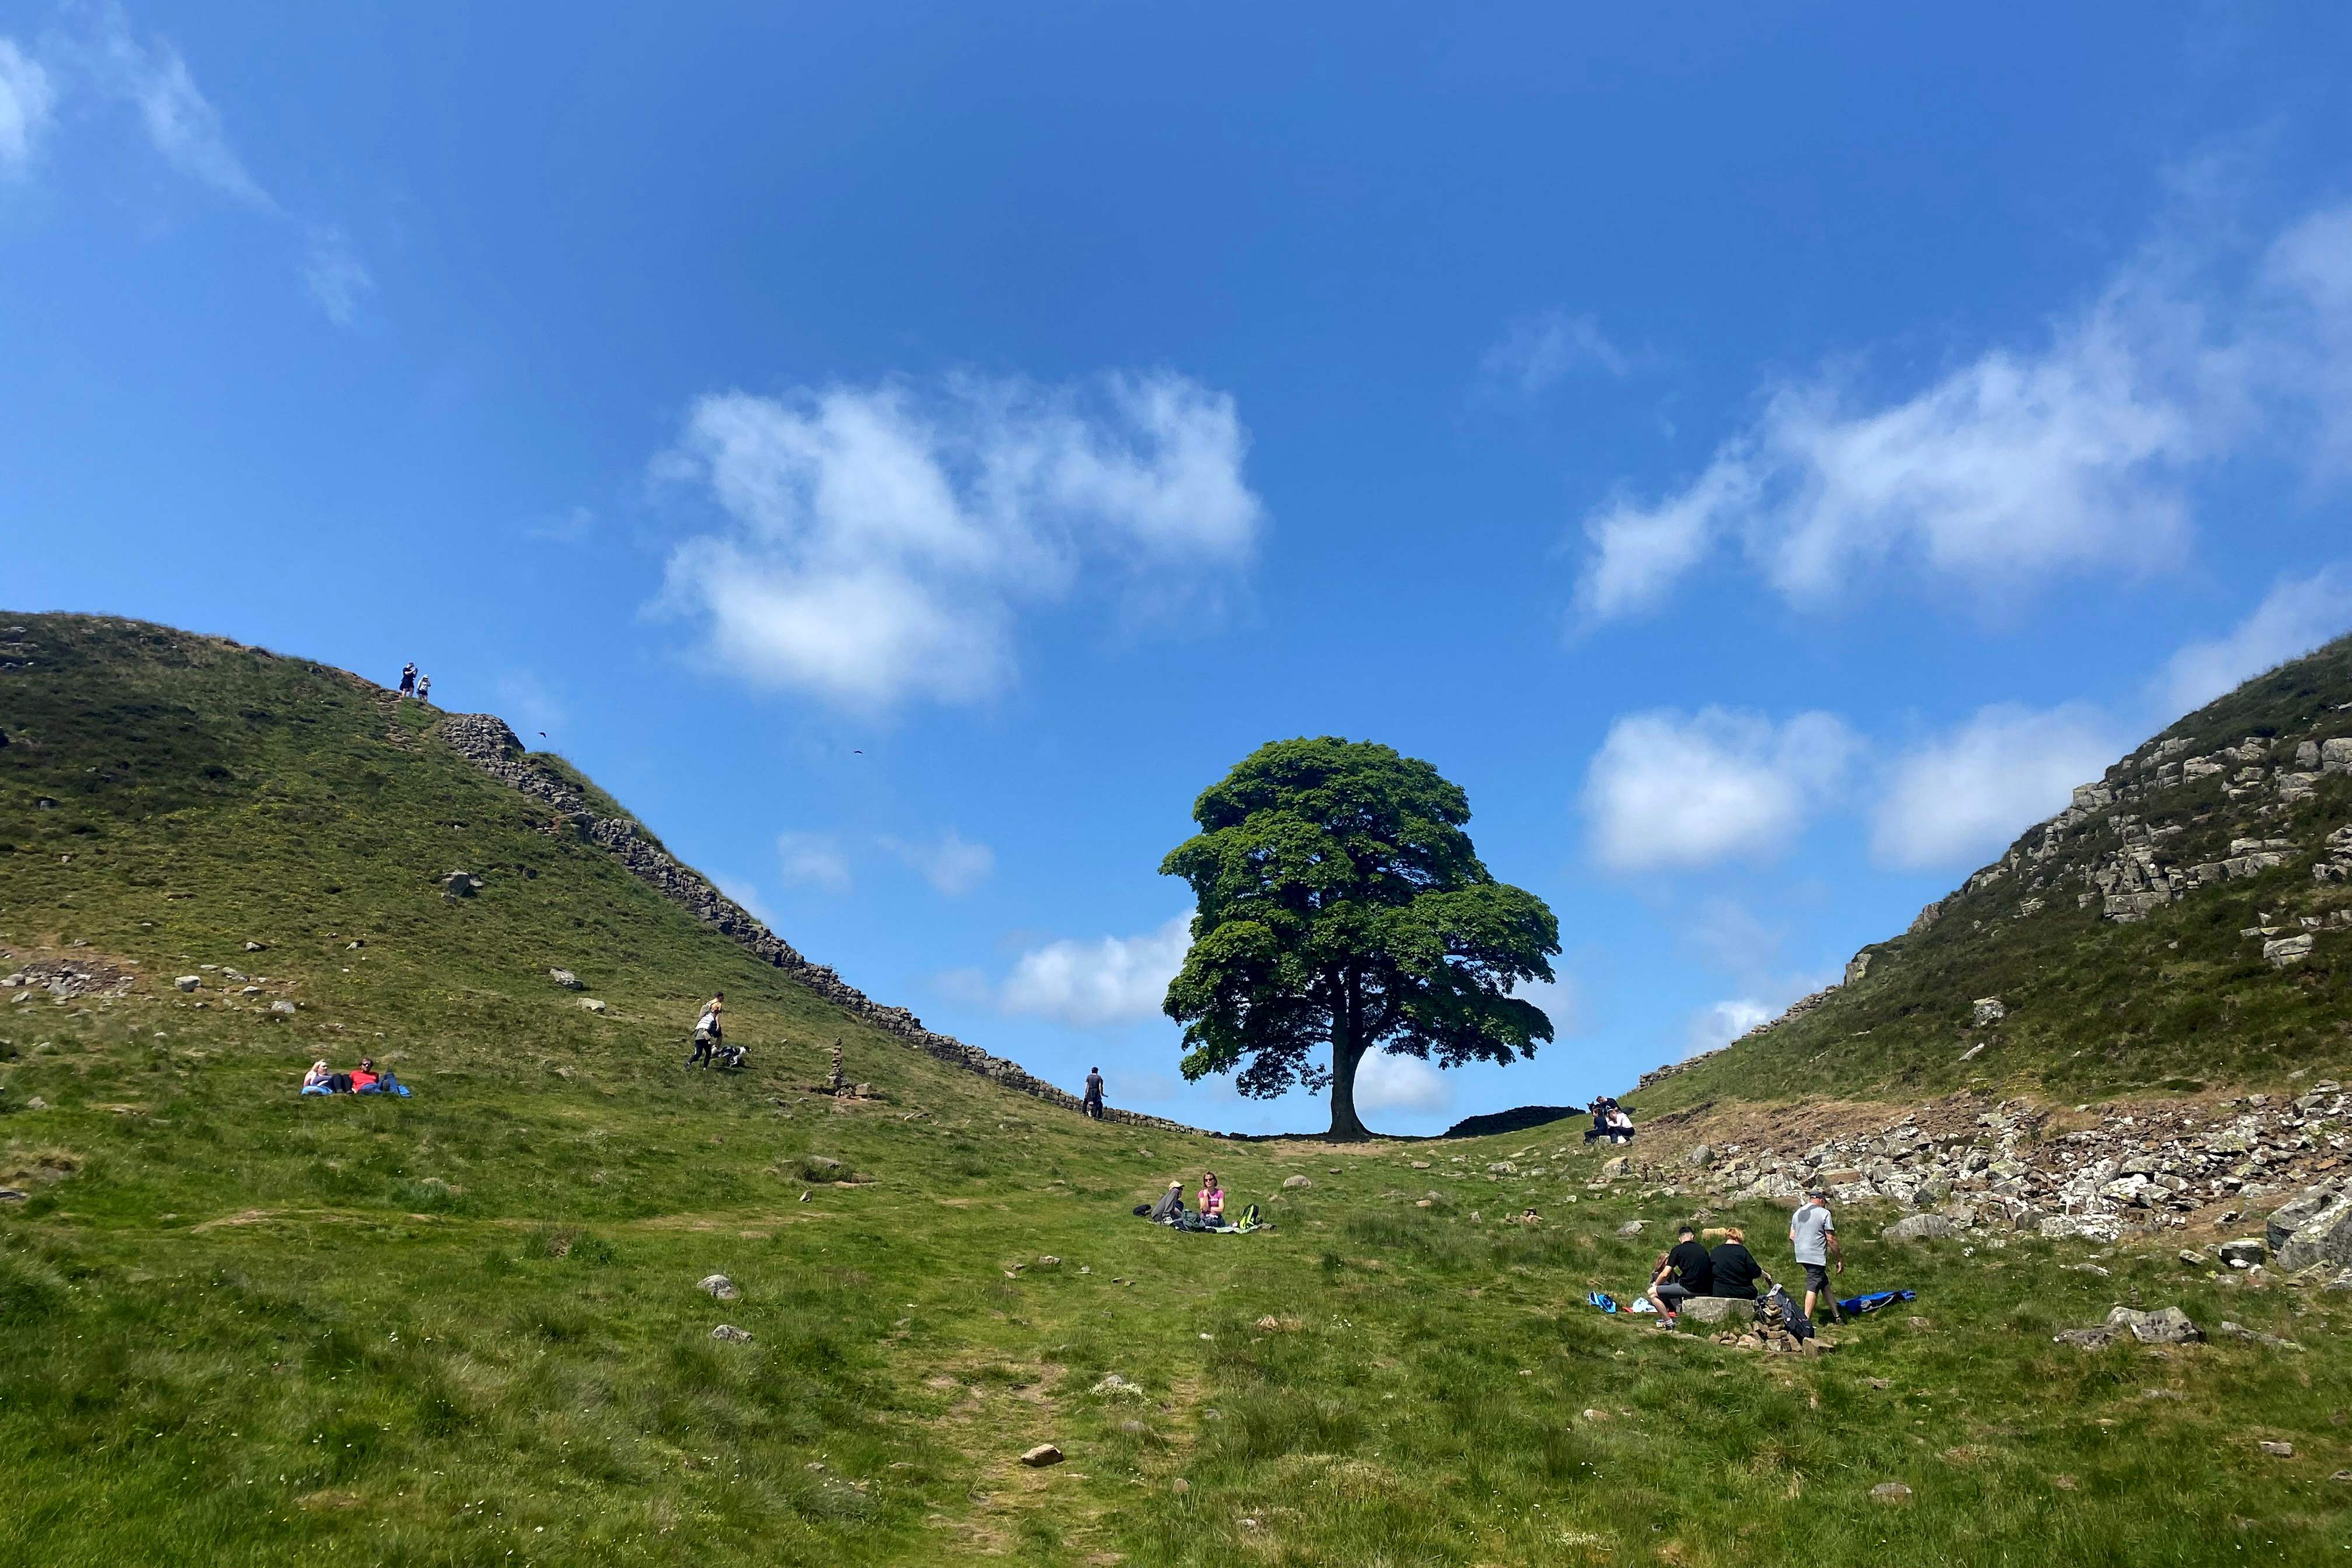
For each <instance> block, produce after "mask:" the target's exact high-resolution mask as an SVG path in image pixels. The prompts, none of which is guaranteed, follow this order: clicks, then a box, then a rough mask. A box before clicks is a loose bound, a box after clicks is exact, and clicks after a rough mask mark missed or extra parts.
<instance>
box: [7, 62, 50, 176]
mask: <svg viewBox="0 0 2352 1568" xmlns="http://www.w3.org/2000/svg"><path fill="white" fill-rule="evenodd" d="M57 102H58V94H57V89H56V88H54V87H53V86H51V85H50V82H49V73H48V72H47V71H46V70H44V69H42V68H41V64H40V62H39V61H38V60H36V59H34V58H32V57H31V56H29V55H27V54H26V53H25V51H24V50H23V49H21V48H19V47H17V46H16V40H15V39H13V38H0V175H13V174H24V173H25V172H26V170H27V169H29V168H31V167H32V163H33V156H34V154H35V153H37V152H39V151H40V146H41V139H42V138H43V137H44V136H46V135H47V134H48V130H49V124H50V120H51V115H52V111H53V110H55V109H56V108H57Z"/></svg>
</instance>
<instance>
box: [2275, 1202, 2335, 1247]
mask: <svg viewBox="0 0 2352 1568" xmlns="http://www.w3.org/2000/svg"><path fill="white" fill-rule="evenodd" d="M2326 1206H2327V1194H2326V1192H2324V1191H2321V1190H2319V1189H2316V1188H2315V1189H2313V1190H2312V1191H2310V1192H2307V1193H2305V1194H2303V1196H2301V1197H2299V1198H2291V1199H2289V1200H2288V1201H2287V1202H2285V1203H2283V1204H2281V1205H2279V1206H2278V1207H2276V1208H2274V1209H2273V1210H2271V1214H2270V1218H2268V1219H2267V1220H2265V1221H2263V1240H2264V1241H2266V1242H2268V1243H2269V1244H2270V1248H2271V1250H2272V1251H2273V1252H2276V1251H2277V1250H2278V1249H2279V1248H2280V1247H2284V1246H2285V1245H2286V1238H2287V1237H2290V1236H2293V1235H2294V1233H2295V1232H2296V1231H2297V1230H2298V1229H2300V1228H2301V1227H2302V1226H2305V1225H2307V1224H2309V1223H2310V1221H2311V1218H2312V1216H2313V1215H2316V1214H2318V1213H2319V1211H2320V1210H2322V1209H2324V1208H2326Z"/></svg>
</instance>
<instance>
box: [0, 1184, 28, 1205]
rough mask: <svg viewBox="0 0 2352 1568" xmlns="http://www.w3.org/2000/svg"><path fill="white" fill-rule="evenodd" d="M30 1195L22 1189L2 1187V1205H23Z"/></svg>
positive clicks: (0, 1195)
mask: <svg viewBox="0 0 2352 1568" xmlns="http://www.w3.org/2000/svg"><path fill="white" fill-rule="evenodd" d="M29 1195H30V1194H27V1193H26V1192H25V1190H24V1189H23V1188H21V1187H0V1204H21V1203H23V1202H24V1201H25V1200H26V1197H27V1196H29Z"/></svg>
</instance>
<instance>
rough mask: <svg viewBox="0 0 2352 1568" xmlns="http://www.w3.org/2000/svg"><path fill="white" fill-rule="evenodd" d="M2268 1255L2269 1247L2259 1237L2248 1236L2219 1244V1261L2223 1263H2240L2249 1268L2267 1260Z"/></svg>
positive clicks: (2269, 1252)
mask: <svg viewBox="0 0 2352 1568" xmlns="http://www.w3.org/2000/svg"><path fill="white" fill-rule="evenodd" d="M2270 1255H2271V1249H2270V1248H2269V1247H2267V1246H2265V1245H2264V1244H2263V1239H2262V1237H2253V1236H2250V1237H2242V1239H2240V1240H2237V1241H2225V1242H2223V1243H2222V1244H2221V1261H2222V1262H2224V1263H2242V1264H2245V1265H2246V1266H2247V1267H2249V1268H2251V1267H2252V1266H2253V1265H2254V1264H2257V1263H2263V1262H2266V1261H2268V1259H2269V1258H2270Z"/></svg>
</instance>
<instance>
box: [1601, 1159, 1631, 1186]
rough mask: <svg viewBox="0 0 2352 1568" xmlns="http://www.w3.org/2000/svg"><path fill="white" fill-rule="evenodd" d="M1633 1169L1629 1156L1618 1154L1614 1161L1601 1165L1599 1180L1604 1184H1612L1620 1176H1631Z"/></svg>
mask: <svg viewBox="0 0 2352 1568" xmlns="http://www.w3.org/2000/svg"><path fill="white" fill-rule="evenodd" d="M1632 1172H1633V1157H1632V1156H1631V1155H1626V1154H1620V1155H1618V1156H1617V1157H1616V1158H1615V1159H1613V1160H1610V1161H1607V1162H1605V1163H1602V1165H1601V1180H1602V1181H1604V1182H1613V1181H1616V1180H1617V1179H1618V1178H1619V1177H1621V1176H1624V1175H1628V1174H1631V1173H1632Z"/></svg>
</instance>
